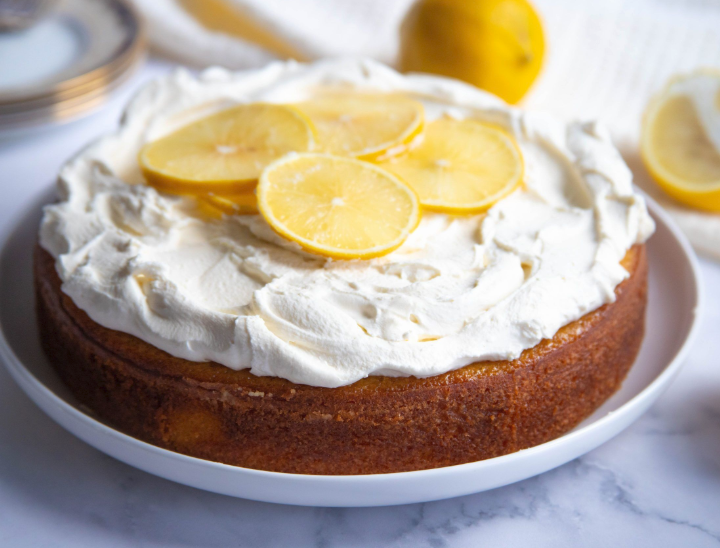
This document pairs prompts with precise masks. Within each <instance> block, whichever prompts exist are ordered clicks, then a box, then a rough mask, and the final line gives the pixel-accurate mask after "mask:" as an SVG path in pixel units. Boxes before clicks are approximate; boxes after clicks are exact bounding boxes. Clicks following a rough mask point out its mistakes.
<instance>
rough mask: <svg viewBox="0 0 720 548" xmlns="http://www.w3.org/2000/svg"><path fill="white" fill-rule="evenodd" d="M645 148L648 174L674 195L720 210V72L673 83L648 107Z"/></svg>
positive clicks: (644, 123) (644, 124) (644, 122)
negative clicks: (713, 137)
mask: <svg viewBox="0 0 720 548" xmlns="http://www.w3.org/2000/svg"><path fill="white" fill-rule="evenodd" d="M701 113H702V115H701ZM701 116H702V117H701ZM713 134H714V136H715V139H712V136H713ZM641 149H642V157H643V160H644V162H645V165H646V166H647V168H648V171H649V172H650V173H651V174H652V176H653V178H654V179H655V180H656V181H657V183H658V184H659V185H660V186H661V187H662V188H663V190H665V192H667V193H668V194H669V195H670V196H672V197H673V198H675V199H676V200H678V201H679V202H682V203H684V204H687V205H689V206H692V207H696V208H699V209H705V210H709V211H720V72H715V73H711V72H700V73H696V74H693V75H689V76H686V77H683V78H676V79H674V80H673V81H671V82H670V84H669V85H668V86H667V87H666V88H665V90H663V91H662V92H661V93H660V94H659V95H658V96H657V97H655V98H654V99H653V100H652V101H651V102H650V104H649V105H648V108H647V110H646V112H645V117H644V120H643V128H642V138H641Z"/></svg>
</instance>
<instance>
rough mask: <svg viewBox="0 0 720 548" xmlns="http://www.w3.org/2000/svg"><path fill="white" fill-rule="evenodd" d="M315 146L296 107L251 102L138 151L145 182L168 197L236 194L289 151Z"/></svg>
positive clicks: (309, 130)
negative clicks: (169, 194) (172, 195)
mask: <svg viewBox="0 0 720 548" xmlns="http://www.w3.org/2000/svg"><path fill="white" fill-rule="evenodd" d="M313 145H314V136H313V129H312V124H311V123H310V122H309V121H308V120H307V118H306V117H304V116H303V115H302V114H301V113H300V112H298V111H297V110H296V109H294V108H292V107H287V106H282V105H273V104H265V103H251V104H247V105H241V106H237V107H233V108H231V109H227V110H223V111H221V112H218V113H216V114H213V115H211V116H208V117H206V118H203V119H201V120H198V121H196V122H193V123H191V124H189V125H187V126H185V127H183V128H180V129H179V130H177V131H175V132H174V133H171V134H170V135H167V136H165V137H163V138H161V139H158V140H157V141H153V142H151V143H149V144H147V145H145V146H144V147H143V148H142V150H141V151H140V157H139V161H140V167H141V169H142V171H143V174H144V176H145V178H146V180H147V182H148V183H149V184H150V185H152V186H154V187H155V188H157V189H158V190H162V191H165V192H171V193H175V194H191V195H207V194H212V193H216V194H220V195H228V194H237V193H239V192H241V191H242V190H243V189H246V188H248V187H252V185H253V184H254V183H255V182H256V181H257V179H258V177H259V176H260V173H261V172H262V170H263V169H264V168H265V167H266V166H267V165H268V164H270V163H271V162H272V161H274V160H276V159H278V158H280V157H281V156H284V155H285V154H287V153H288V152H291V151H296V152H305V151H308V150H311V149H312V147H313Z"/></svg>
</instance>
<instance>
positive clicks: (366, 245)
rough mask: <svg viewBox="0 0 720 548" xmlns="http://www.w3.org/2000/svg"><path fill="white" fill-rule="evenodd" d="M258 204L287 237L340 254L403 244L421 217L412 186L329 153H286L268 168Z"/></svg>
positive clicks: (357, 255) (373, 252) (369, 253)
mask: <svg viewBox="0 0 720 548" xmlns="http://www.w3.org/2000/svg"><path fill="white" fill-rule="evenodd" d="M257 198H258V208H259V209H260V213H261V214H262V215H263V217H265V219H266V220H267V222H268V224H269V225H270V226H271V227H272V228H273V229H274V230H275V231H276V232H277V233H278V234H280V235H281V236H283V237H284V238H287V239H288V240H292V241H293V242H297V243H298V244H300V246H301V247H302V248H304V249H305V250H307V251H310V252H313V253H318V254H320V255H325V256H327V257H333V258H337V259H368V258H371V257H378V256H381V255H386V254H387V253H390V252H391V251H392V250H394V249H396V248H398V247H399V246H400V245H401V244H402V243H403V242H404V241H405V239H406V238H407V237H408V236H409V235H410V233H411V232H412V231H413V230H414V229H415V227H416V226H417V224H418V222H419V220H420V204H419V202H418V198H417V196H416V195H415V193H414V192H413V191H412V189H411V188H410V187H409V186H408V185H406V184H405V183H404V182H402V181H401V180H400V179H398V178H397V177H396V176H394V175H393V174H392V173H388V172H387V171H385V170H384V169H381V168H379V167H377V166H375V165H373V164H370V163H368V162H363V161H360V160H355V159H352V158H344V157H340V156H332V155H329V154H312V153H310V154H297V155H289V156H288V157H286V158H282V159H280V160H278V161H276V162H274V163H273V164H271V165H270V166H268V168H267V169H266V170H265V171H264V172H263V174H262V176H261V177H260V184H259V185H258V188H257Z"/></svg>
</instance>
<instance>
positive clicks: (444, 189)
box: [381, 118, 524, 213]
mask: <svg viewBox="0 0 720 548" xmlns="http://www.w3.org/2000/svg"><path fill="white" fill-rule="evenodd" d="M381 165H382V167H384V168H385V169H387V170H388V171H392V172H393V173H395V174H396V175H398V176H399V177H400V178H401V179H402V180H404V181H405V182H407V183H408V184H409V185H410V186H411V187H413V189H415V191H416V192H417V194H418V196H419V197H420V202H421V203H422V205H423V206H424V207H425V208H427V209H432V210H436V211H444V212H448V213H477V212H481V211H484V210H485V209H487V208H489V207H490V206H491V205H493V204H494V203H495V202H497V201H498V200H499V199H501V198H503V197H504V196H506V195H507V194H509V193H510V192H512V191H513V190H514V189H515V188H516V187H517V186H518V184H520V182H521V181H522V178H523V172H524V166H523V160H522V154H521V152H520V149H519V148H518V145H517V143H516V142H515V140H514V139H513V138H512V137H511V136H510V135H508V134H507V133H506V132H505V131H503V130H502V129H501V128H499V127H498V126H495V125H492V124H487V123H484V122H479V121H477V120H453V119H450V118H441V119H439V120H435V121H434V122H431V123H429V124H427V125H426V127H425V131H424V134H423V139H422V142H421V143H420V144H419V145H418V146H416V147H414V148H413V149H412V150H410V152H408V153H407V154H406V155H404V156H400V157H397V158H395V159H392V160H390V161H388V162H385V163H384V164H381Z"/></svg>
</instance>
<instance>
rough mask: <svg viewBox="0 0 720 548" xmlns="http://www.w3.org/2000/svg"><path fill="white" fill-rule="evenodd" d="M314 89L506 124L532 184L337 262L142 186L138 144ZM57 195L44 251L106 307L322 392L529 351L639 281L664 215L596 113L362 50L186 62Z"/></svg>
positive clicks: (152, 333) (75, 165)
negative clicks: (555, 111)
mask: <svg viewBox="0 0 720 548" xmlns="http://www.w3.org/2000/svg"><path fill="white" fill-rule="evenodd" d="M318 86H345V87H349V88H352V89H358V90H374V91H403V92H407V93H409V94H411V95H413V96H414V97H415V98H417V99H419V100H421V101H422V102H423V104H424V105H425V108H426V116H427V118H428V119H429V120H432V119H434V118H437V117H439V116H453V117H457V118H463V117H473V118H477V119H481V120H487V121H491V122H494V123H497V124H500V125H502V126H503V127H505V128H506V129H507V131H509V132H510V133H512V135H514V137H515V138H516V139H517V141H518V143H519V145H520V147H521V150H522V152H523V157H524V161H525V166H526V183H525V186H524V187H523V188H521V189H518V190H517V191H516V192H514V193H513V194H511V195H510V196H509V197H507V198H505V199H503V200H501V201H500V202H498V203H497V204H496V205H495V206H493V207H492V208H491V209H490V210H489V211H488V212H487V213H486V214H483V215H472V216H463V217H455V216H451V215H445V214H440V213H427V212H426V213H425V214H424V216H423V220H422V221H421V223H420V226H419V227H418V228H417V230H416V231H415V232H414V233H413V234H412V235H411V236H410V237H409V238H408V240H407V241H406V242H405V243H404V244H403V245H402V246H401V247H400V248H399V249H398V250H396V251H394V252H393V253H391V254H389V255H387V256H385V257H380V258H376V259H372V260H355V261H333V260H330V259H326V258H323V257H319V256H315V255H311V254H308V253H306V252H304V251H302V250H301V249H300V248H299V247H298V246H297V245H295V244H293V243H291V242H288V241H285V240H283V239H282V238H281V237H279V236H278V235H276V234H275V233H274V232H273V231H272V229H270V227H269V226H268V225H267V224H266V223H265V221H264V220H263V219H262V217H260V216H228V217H225V218H223V219H222V220H208V219H206V218H203V217H202V216H200V215H199V214H198V213H197V210H196V208H195V205H194V202H193V200H192V199H189V198H183V197H177V196H170V195H165V194H161V193H158V192H157V191H155V190H154V189H152V188H150V187H148V186H145V185H144V184H142V182H143V180H142V176H141V173H140V170H139V167H138V164H137V154H138V151H139V150H140V148H141V147H142V145H143V144H145V143H147V142H149V141H152V140H154V139H157V138H159V137H162V136H163V135H166V134H167V133H169V132H171V131H173V130H175V129H177V128H179V127H181V126H182V125H184V124H187V123H188V122H190V121H193V120H194V119H197V118H199V117H202V116H204V115H207V114H209V113H211V112H214V111H217V110H219V109H222V108H226V107H229V106H232V105H234V104H237V103H243V102H252V101H270V102H290V101H299V100H302V99H305V98H307V97H309V96H311V95H312V94H313V92H314V91H315V90H317V89H318ZM59 189H60V202H58V203H56V204H53V205H50V206H47V207H46V208H45V215H44V218H43V221H42V227H41V236H40V241H41V245H42V246H43V247H44V248H45V249H46V250H48V251H49V252H50V253H51V254H52V255H53V256H54V257H55V258H56V259H57V261H56V266H57V271H58V273H59V275H60V277H61V279H62V281H63V285H62V289H63V291H64V292H65V293H66V294H68V295H69V296H70V297H71V298H72V299H73V301H74V302H75V304H76V305H77V306H78V307H79V308H81V309H82V310H84V311H85V312H87V313H88V315H89V316H90V317H91V318H92V319H93V320H95V321H96V322H98V323H100V324H101V325H104V326H106V327H108V328H111V329H116V330H120V331H124V332H127V333H131V334H133V335H135V336H136V337H139V338H140V339H142V340H144V341H147V342H148V343H150V344H152V345H154V346H156V347H158V348H161V349H163V350H165V351H167V352H169V353H170V354H172V355H174V356H178V357H181V358H186V359H189V360H194V361H207V360H212V361H215V362H217V363H220V364H223V365H225V366H227V367H230V368H233V369H244V368H248V369H250V371H251V372H252V373H254V374H256V375H271V376H278V377H283V378H285V379H288V380H290V381H293V382H296V383H301V384H308V385H315V386H324V387H336V386H341V385H346V384H350V383H352V382H354V381H357V380H359V379H361V378H363V377H366V376H368V375H388V376H408V375H415V376H418V377H426V376H433V375H438V374H440V373H444V372H446V371H449V370H452V369H455V368H459V367H462V366H464V365H467V364H470V363H472V362H475V361H478V360H501V359H514V358H516V357H518V356H519V355H520V353H521V352H522V351H523V350H525V349H527V348H531V347H533V346H535V345H536V344H537V343H538V342H540V341H541V340H542V339H543V338H550V337H552V336H553V335H554V334H555V332H556V331H557V330H558V329H559V328H561V327H562V326H564V325H566V324H568V323H570V322H572V321H574V320H576V319H578V318H580V317H581V316H583V315H584V314H586V313H588V312H590V311H592V310H594V309H596V308H598V307H600V306H601V305H603V304H605V303H609V302H612V301H613V299H614V298H615V295H614V289H615V287H616V286H617V285H618V284H619V283H620V282H621V281H622V280H623V279H625V278H626V277H627V276H628V273H627V272H626V271H625V269H624V268H623V267H622V266H621V265H620V261H621V259H622V258H623V256H624V255H625V253H626V252H627V250H628V249H629V248H630V247H631V246H632V245H634V244H636V243H641V242H644V241H645V240H646V239H647V238H648V237H649V236H650V234H651V233H652V232H653V229H654V225H653V222H652V220H651V219H650V217H649V215H648V213H647V210H646V208H645V203H644V201H643V199H642V197H641V196H639V195H638V194H636V193H635V192H634V191H633V187H632V175H631V172H630V170H629V169H628V168H627V166H626V165H625V163H624V162H623V160H622V158H621V157H620V155H619V153H618V152H617V150H616V149H615V148H614V147H613V146H612V144H611V142H610V139H609V137H608V135H607V133H606V132H605V131H604V130H603V129H602V128H601V127H599V126H598V125H597V124H595V123H592V122H590V123H572V124H569V125H565V124H563V123H560V122H558V121H556V120H555V119H553V118H550V117H548V116H545V115H542V114H531V113H523V112H522V111H520V110H517V109H514V108H510V107H508V106H506V105H505V104H504V103H503V102H501V101H500V100H499V99H497V98H495V97H494V96H492V95H489V94H487V93H484V92H482V91H479V90H477V89H475V88H473V87H470V86H468V85H465V84H462V83H460V82H457V81H453V80H448V79H444V78H439V77H431V76H425V75H408V76H403V75H400V74H398V73H396V72H394V71H393V70H391V69H389V68H387V67H385V66H383V65H381V64H378V63H375V62H371V61H366V60H360V61H347V60H340V61H324V62H319V63H315V64H312V65H300V64H297V63H292V62H289V63H279V62H278V63H274V64H271V65H269V66H268V67H266V68H264V69H261V70H256V71H249V72H240V73H230V72H227V71H225V70H220V69H210V70H207V71H205V72H203V73H202V74H201V75H200V76H199V77H197V78H196V77H193V76H192V75H190V74H189V73H188V72H185V71H177V72H175V73H173V74H172V75H169V76H167V77H165V78H162V79H160V80H158V81H156V82H154V83H152V84H150V85H149V86H147V87H146V88H145V89H144V90H142V91H141V92H140V93H139V94H138V95H137V96H136V97H135V99H134V100H133V101H132V102H131V104H130V105H129V107H128V108H127V111H126V113H125V115H124V116H123V118H122V121H121V124H120V127H119V129H118V130H117V131H116V132H114V133H112V134H110V135H106V136H104V137H102V138H101V139H99V140H98V141H96V142H95V143H93V144H91V145H90V146H89V147H88V148H86V149H85V150H84V151H82V152H81V153H80V154H79V155H78V156H76V157H75V158H73V159H72V160H70V161H69V162H68V163H67V164H66V165H65V166H64V168H63V169H62V171H61V173H60V177H59Z"/></svg>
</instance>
